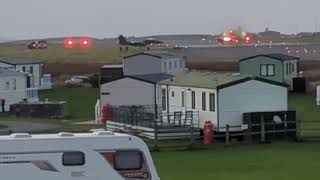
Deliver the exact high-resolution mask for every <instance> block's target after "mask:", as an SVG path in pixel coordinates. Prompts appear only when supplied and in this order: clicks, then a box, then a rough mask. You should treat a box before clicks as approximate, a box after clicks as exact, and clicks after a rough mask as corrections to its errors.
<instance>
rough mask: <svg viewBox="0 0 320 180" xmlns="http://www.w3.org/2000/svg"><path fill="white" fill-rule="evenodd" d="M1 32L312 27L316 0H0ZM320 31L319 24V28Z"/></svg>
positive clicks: (100, 33) (35, 34) (104, 33)
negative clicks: (240, 26) (239, 26)
mask: <svg viewBox="0 0 320 180" xmlns="http://www.w3.org/2000/svg"><path fill="white" fill-rule="evenodd" d="M0 3H1V4H0V23H1V25H0V37H9V38H14V39H21V38H44V37H58V36H74V35H81V36H82V35H88V36H94V37H99V38H103V37H114V36H117V35H119V34H125V35H136V36H141V35H155V34H186V33H209V34H215V33H217V32H220V31H223V30H224V29H225V28H227V27H231V26H238V25H242V26H244V27H245V29H246V30H248V31H253V32H258V31H262V30H264V28H266V27H267V26H269V27H270V28H271V29H274V30H279V31H282V32H285V33H295V32H296V31H297V30H298V31H315V29H316V25H315V24H317V23H316V22H317V21H319V22H320V13H319V12H320V11H319V10H318V9H319V7H320V1H319V0H0ZM318 29H319V30H320V23H319V28H318Z"/></svg>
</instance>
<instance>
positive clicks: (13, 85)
mask: <svg viewBox="0 0 320 180" xmlns="http://www.w3.org/2000/svg"><path fill="white" fill-rule="evenodd" d="M37 101H39V99H38V89H37V88H28V87H27V75H26V74H25V73H21V72H17V71H15V70H11V69H5V68H0V112H4V111H9V110H10V105H12V104H15V103H19V102H37Z"/></svg>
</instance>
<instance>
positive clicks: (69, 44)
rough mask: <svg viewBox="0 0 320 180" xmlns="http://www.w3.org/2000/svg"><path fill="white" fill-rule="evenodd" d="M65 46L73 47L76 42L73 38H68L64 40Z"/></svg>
mask: <svg viewBox="0 0 320 180" xmlns="http://www.w3.org/2000/svg"><path fill="white" fill-rule="evenodd" d="M64 46H65V47H66V48H72V47H73V46H74V42H73V40H72V39H71V38H67V39H65V40H64Z"/></svg>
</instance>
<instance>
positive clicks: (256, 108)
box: [160, 72, 288, 131]
mask: <svg viewBox="0 0 320 180" xmlns="http://www.w3.org/2000/svg"><path fill="white" fill-rule="evenodd" d="M160 84H161V85H162V86H161V87H162V111H163V114H175V113H180V114H186V113H187V112H195V113H193V114H197V115H198V117H195V118H198V121H199V126H200V128H202V127H203V125H204V123H205V122H206V121H212V123H213V124H214V126H215V130H216V131H225V127H226V125H230V126H231V127H233V128H231V129H230V130H231V131H241V126H242V125H243V114H244V113H251V112H268V111H287V109H288V105H287V101H288V90H287V87H288V86H287V85H286V84H283V83H279V82H276V81H271V80H266V79H263V78H257V77H249V76H241V75H239V74H213V73H200V72H191V73H188V74H182V75H178V76H176V77H173V78H171V79H168V80H164V81H161V82H160ZM173 116H174V115H173ZM186 117H187V116H186Z"/></svg>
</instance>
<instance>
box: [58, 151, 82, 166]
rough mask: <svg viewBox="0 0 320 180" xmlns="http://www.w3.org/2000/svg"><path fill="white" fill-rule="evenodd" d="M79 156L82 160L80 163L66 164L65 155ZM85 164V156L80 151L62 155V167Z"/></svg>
mask: <svg viewBox="0 0 320 180" xmlns="http://www.w3.org/2000/svg"><path fill="white" fill-rule="evenodd" d="M75 153H77V154H80V155H81V156H82V160H81V163H66V162H65V161H66V159H65V158H66V157H65V156H66V155H69V154H75ZM85 164H86V155H85V154H84V153H83V152H81V151H72V152H63V154H62V165H63V166H83V165H85Z"/></svg>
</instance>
